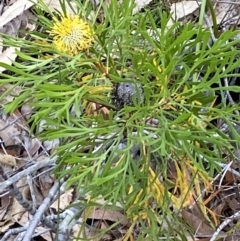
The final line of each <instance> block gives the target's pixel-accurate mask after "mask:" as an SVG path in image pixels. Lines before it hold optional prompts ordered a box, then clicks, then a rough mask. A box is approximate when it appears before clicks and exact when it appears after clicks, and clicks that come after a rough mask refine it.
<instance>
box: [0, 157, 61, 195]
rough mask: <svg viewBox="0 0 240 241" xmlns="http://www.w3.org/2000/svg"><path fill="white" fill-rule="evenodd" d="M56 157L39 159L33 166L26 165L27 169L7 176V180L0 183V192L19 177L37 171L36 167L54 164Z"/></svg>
mask: <svg viewBox="0 0 240 241" xmlns="http://www.w3.org/2000/svg"><path fill="white" fill-rule="evenodd" d="M56 159H57V157H55V158H53V159H50V158H47V159H46V160H45V161H40V162H38V163H36V164H35V165H33V166H30V167H28V168H27V169H25V170H23V171H21V172H19V173H17V174H16V175H14V176H12V177H9V178H8V180H6V181H4V182H2V183H1V186H0V193H2V192H4V191H5V189H6V188H7V187H9V186H11V185H12V184H14V183H16V182H17V181H19V180H20V179H21V178H23V177H26V176H27V175H30V174H32V173H33V172H35V171H37V170H38V169H41V168H43V167H46V166H52V165H54V166H55V165H56V164H55V161H56Z"/></svg>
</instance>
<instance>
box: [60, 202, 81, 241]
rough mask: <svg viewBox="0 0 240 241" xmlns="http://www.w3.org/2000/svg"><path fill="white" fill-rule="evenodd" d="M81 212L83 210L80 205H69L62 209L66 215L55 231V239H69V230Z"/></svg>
mask: <svg viewBox="0 0 240 241" xmlns="http://www.w3.org/2000/svg"><path fill="white" fill-rule="evenodd" d="M81 209H82V210H81ZM82 212H83V208H82V207H81V206H75V207H71V208H69V209H67V210H65V211H64V214H66V217H65V218H64V219H63V220H62V222H61V223H60V225H59V230H58V232H57V237H56V240H58V241H68V240H70V238H69V233H70V230H71V229H72V227H73V226H74V225H75V224H76V223H77V221H78V219H79V217H80V216H81V214H82Z"/></svg>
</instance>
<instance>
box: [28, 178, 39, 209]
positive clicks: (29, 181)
mask: <svg viewBox="0 0 240 241" xmlns="http://www.w3.org/2000/svg"><path fill="white" fill-rule="evenodd" d="M27 181H28V186H29V189H30V193H31V197H32V201H33V204H32V205H33V207H34V208H36V207H37V201H36V196H35V192H34V188H33V183H32V178H31V177H30V175H27Z"/></svg>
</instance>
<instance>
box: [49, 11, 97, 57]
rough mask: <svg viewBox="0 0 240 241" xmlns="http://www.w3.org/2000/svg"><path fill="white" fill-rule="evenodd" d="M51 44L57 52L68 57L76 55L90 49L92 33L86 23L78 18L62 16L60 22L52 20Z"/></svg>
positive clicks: (55, 19)
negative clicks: (68, 55)
mask: <svg viewBox="0 0 240 241" xmlns="http://www.w3.org/2000/svg"><path fill="white" fill-rule="evenodd" d="M49 32H50V34H51V35H53V43H54V45H55V46H56V48H57V49H58V50H59V51H62V52H64V53H67V54H70V55H77V54H78V53H79V52H81V51H84V50H86V49H88V48H90V47H91V45H92V43H93V40H94V37H93V35H94V32H93V30H92V29H91V28H90V26H89V25H88V23H87V22H85V21H84V20H83V19H81V18H79V16H71V15H69V14H68V15H67V16H62V17H61V19H60V20H58V19H57V18H54V24H53V28H52V30H51V31H49Z"/></svg>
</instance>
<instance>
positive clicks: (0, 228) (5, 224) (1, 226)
mask: <svg viewBox="0 0 240 241" xmlns="http://www.w3.org/2000/svg"><path fill="white" fill-rule="evenodd" d="M6 216H8V215H6ZM14 223H15V222H14V221H13V220H12V219H11V218H8V217H7V218H6V219H5V220H4V221H2V222H0V233H5V232H6V231H7V230H8V229H9V227H10V226H12V225H13V224H14Z"/></svg>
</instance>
